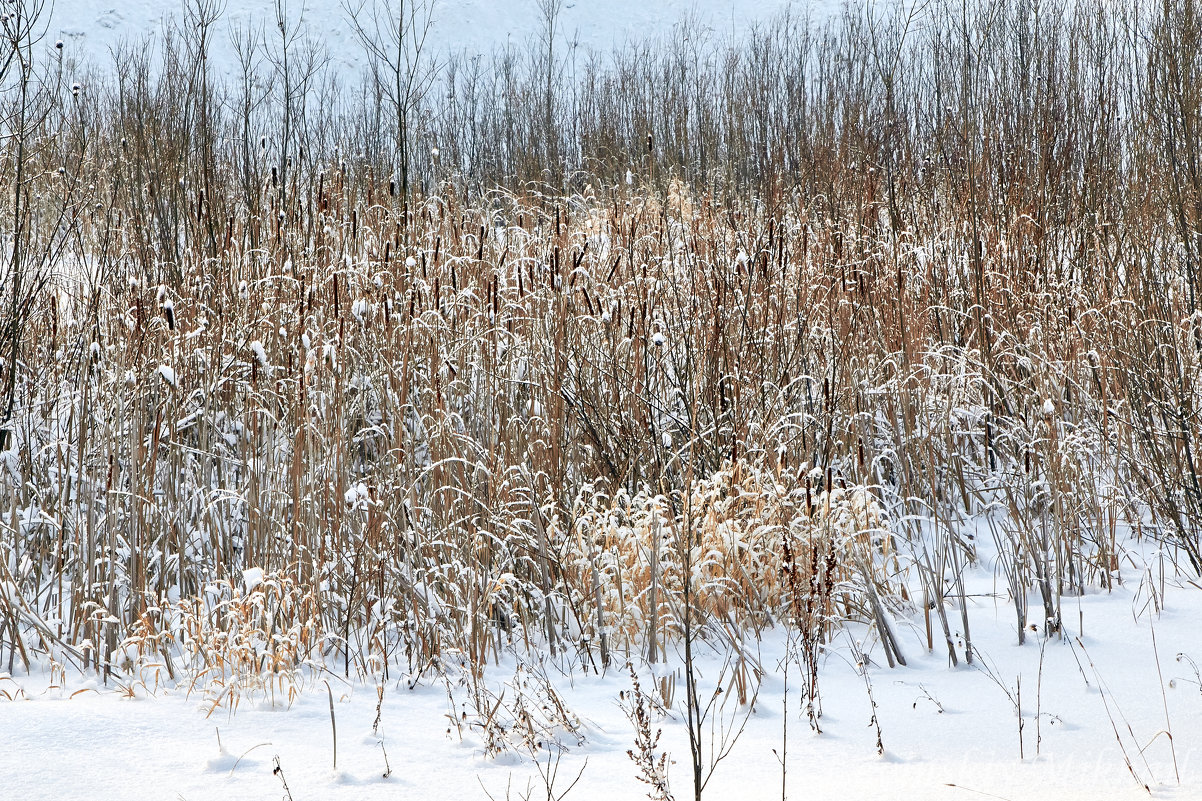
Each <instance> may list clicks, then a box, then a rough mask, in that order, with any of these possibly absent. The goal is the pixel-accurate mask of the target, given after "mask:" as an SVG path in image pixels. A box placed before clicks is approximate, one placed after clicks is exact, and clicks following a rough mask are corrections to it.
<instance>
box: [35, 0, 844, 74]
mask: <svg viewBox="0 0 1202 801" xmlns="http://www.w3.org/2000/svg"><path fill="white" fill-rule="evenodd" d="M194 5H195V4H194ZM362 5H364V3H363V0H347V2H339V0H310V2H300V0H292V2H285V3H283V5H282V6H280V7H282V8H283V10H284V13H285V15H286V17H287V19H288V20H289V21H290V23H291V24H294V25H295V24H296V23H297V22H301V23H303V25H304V27H305V28H306V29H307V30H308V31H309V32H310V34H311V35H312V37H313V38H314V39H315V40H316V41H318V42H320V43H321V44H322V45H324V46H325V48H326V49H327V50H328V52H329V55H330V57H331V59H332V60H333V62H334V63H336V64H340V65H342V66H344V67H345V68H348V69H351V70H353V69H355V68H356V67H357V65H358V64H359V63H360V50H359V46H358V44H357V42H356V41H355V38H354V33H353V29H352V26H351V23H350V14H351V11H352V10H354V9H358V8H359V7H360V6H362ZM841 5H842V4H841V3H840V2H839V0H812V2H809V3H805V2H802V3H797V2H792V0H701V1H700V2H698V0H655V2H642V1H641V0H605V1H604V2H592V1H589V2H586V1H585V0H567V1H566V2H563V4H562V8H561V10H560V13H559V17H558V21H557V30H558V35H557V38H559V40H560V41H561V42H562V43H563V44H564V46H570V45H571V44H572V43H575V44H577V45H578V47H579V48H580V49H581V50H582V52H587V51H594V52H608V51H609V50H610V49H612V48H613V47H614V46H617V45H621V44H623V43H625V42H627V41H629V40H642V39H644V38H646V37H649V36H659V35H662V36H668V35H670V34H671V33H672V31H673V28H674V26H676V25H678V24H679V23H680V22H681V20H683V19H689V20H690V21H691V22H693V23H695V24H696V25H697V26H698V27H699V29H700V30H709V31H712V32H714V33H717V34H730V33H735V34H737V33H739V32H742V31H744V30H746V29H747V28H748V27H749V26H751V25H754V24H756V23H758V22H764V21H767V20H769V19H771V18H772V17H774V16H776V15H777V14H780V13H782V12H784V11H785V10H790V11H791V13H794V14H797V15H804V14H809V15H810V16H811V17H812V18H813V19H815V20H818V19H823V18H825V17H826V16H827V15H829V14H830V13H832V12H833V11H835V10H837V9H838V8H839V7H840V6H841ZM219 7H220V6H219ZM183 8H184V0H129V2H122V3H116V2H113V0H107V2H106V1H105V0H58V1H57V2H55V3H54V5H53V9H52V11H51V14H50V27H49V31H48V38H49V39H50V40H51V41H55V40H58V39H61V40H62V41H63V42H64V45H67V46H69V47H70V50H69V51H68V53H69V54H70V55H74V56H75V57H76V58H77V59H78V60H80V61H81V62H82V61H91V62H93V63H96V64H100V65H104V64H105V63H106V62H107V61H108V59H109V58H110V51H112V50H113V49H114V48H117V47H119V46H120V45H122V44H123V43H125V44H132V43H136V42H142V41H150V42H154V41H156V40H157V39H159V38H161V36H160V34H161V30H162V27H163V23H164V22H165V21H167V20H170V19H179V18H181V17H182V11H183ZM276 19H277V3H276V2H274V1H273V0H244V2H232V3H225V4H224V10H223V11H222V13H221V21H220V22H219V23H218V25H217V27H216V28H215V31H216V32H217V35H216V39H215V40H214V42H213V59H214V62H215V64H217V65H218V69H221V68H222V67H228V66H229V65H230V63H231V62H232V59H233V48H232V46H231V44H230V36H229V32H230V30H231V29H251V30H255V29H261V30H262V31H263V32H264V33H265V35H267V36H269V37H270V36H273V35H275V31H276V28H277V22H276ZM543 25H544V14H543V12H542V10H541V7H540V2H539V0H434V2H433V3H432V14H431V25H430V31H429V37H428V44H429V47H430V48H431V51H439V52H454V53H459V52H466V53H467V54H469V55H472V54H477V53H479V54H489V53H491V52H492V51H493V50H495V49H498V48H501V47H504V46H505V45H507V44H514V45H517V46H522V45H525V44H526V43H527V42H528V40H530V39H531V38H532V37H537V36H539V35H540V34H541V32H542V31H543Z"/></svg>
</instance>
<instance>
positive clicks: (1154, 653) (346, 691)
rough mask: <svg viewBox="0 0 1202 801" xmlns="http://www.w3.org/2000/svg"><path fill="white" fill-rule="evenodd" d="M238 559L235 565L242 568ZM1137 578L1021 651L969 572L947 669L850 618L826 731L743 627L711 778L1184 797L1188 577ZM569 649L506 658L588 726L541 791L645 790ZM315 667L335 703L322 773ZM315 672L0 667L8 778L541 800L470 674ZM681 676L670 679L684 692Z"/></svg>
mask: <svg viewBox="0 0 1202 801" xmlns="http://www.w3.org/2000/svg"><path fill="white" fill-rule="evenodd" d="M253 572H254V571H253V570H252V571H247V574H248V575H246V576H245V579H246V580H247V581H248V582H250V581H251V577H250V575H249V574H251V573H253ZM1150 575H1152V574H1150V573H1145V574H1141V573H1138V572H1130V571H1129V572H1128V574H1127V576H1126V578H1127V579H1128V580H1127V582H1126V583H1125V584H1122V585H1120V586H1118V587H1116V588H1115V589H1114V590H1113V591H1112V592H1109V593H1102V592H1094V593H1090V594H1087V595H1085V596H1084V597H1081V598H1080V599H1077V600H1075V601H1074V602H1073V603H1072V607H1073V608H1072V614H1071V615H1070V614H1069V613H1068V611H1067V608H1066V613H1065V617H1066V618H1067V620H1066V631H1065V636H1064V637H1063V638H1059V637H1053V638H1050V639H1046V640H1045V639H1042V638H1041V637H1036V636H1032V637H1029V638H1028V641H1027V644H1026V645H1025V646H1022V647H1019V646H1017V645H1016V644H1015V643H1016V637H1015V631H1014V629H1013V623H1012V617H1011V615H1010V613H1009V608H1008V606H1007V604H1005V603H1003V599H1002V598H998V597H997V596H996V595H995V593H994V591H993V587H992V576H991V575H990V573H989V572H988V571H986V570H982V569H978V570H975V571H970V573H969V584H968V587H967V590H968V592H969V594H970V596H971V598H972V603H973V608H972V615H973V624H974V646H975V652H976V658H975V660H974V664H973V665H972V666H968V665H964V664H963V663H961V666H960V667H959V668H956V669H951V668H949V666H948V664H947V660H946V657H945V656H944V655H942V654H940V653H938V652H936V653H933V654H928V653H926V649H925V647H924V643H923V640H924V634H923V632H922V621H921V618H918V619H914V618H909V619H905V620H902V621H900V628H901V630H902V632H903V634H902V637H903V640H904V642H905V646H906V650H907V653H908V654H909V655H910V656H911V659H910V660H909V665H908V667H906V668H898V669H894V670H889V669H887V668H884V667H883V666H882V665H881V664H880V660H879V654H878V653H877V650H878V649H877V648H876V646H875V643H874V639H873V636H872V635H871V634H870V632H868V631H867V630H865V629H864V628H863V627H862V626H850V627H849V628H848V629H847V630H846V631H845V632H843V633H841V634H839V635H838V636H837V637H836V638H835V641H834V642H832V643H831V644H830V646H829V648H828V649H827V651H826V654H825V656H824V664H823V667H822V681H821V694H822V703H821V706H822V713H823V714H822V717H821V720H820V723H821V727H822V733H821V734H817V733H815V732H813V731H812V730H811V729H810V728H809V726H808V725H807V724H806V721H805V718H804V715H803V714H801V710H800V709H799V708H798V698H799V686H800V680H799V677H798V671H797V668H796V665H793V666H792V667H791V669H790V671H789V674H788V676H787V681H788V689H789V694H788V698H789V706H788V709H785V708H784V706H783V704H784V698H785V687H786V676H785V674H784V672H783V669H782V666H783V664H784V660H783V656H784V653H785V646H786V637H785V633H784V632H783V631H780V630H776V631H770V632H768V633H767V634H766V636H765V638H764V640H763V642H762V643H761V644H759V645H755V644H754V643H752V644H751V645H750V646H749V647H750V648H751V655H752V657H753V659H752V660H751V661H752V663H758V664H759V665H761V666H762V667H763V670H764V671H765V673H764V676H763V681H762V685H761V687H760V691H759V695H758V698H757V700H756V701H755V705H754V712H753V714H751V715H750V716H749V718H748V721H747V725H746V729H745V731H744V732H743V734H742V736H741V737H740V739H739V740H738V741H737V743H736V745H735V747H734V750H733V751H732V753H731V755H730V757H729V758H728V759H727V760H725V761H724V762H722V763H720V764H719V765H718V766H717V768H716V770H715V772H714V774H713V779H712V781H711V784H710V785H709V787H708V788H707V790H706V797H708V798H720V799H756V798H777V797H780V795H781V766H780V762H779V761H778V757H779V756H780V755H782V754H783V755H784V760H785V764H786V766H787V769H788V770H787V774H786V776H785V792H786V794H787V796H788V797H790V798H812V797H817V798H836V799H839V798H856V799H868V798H880V799H892V798H948V799H957V798H983V797H996V798H1007V799H1019V798H1033V797H1041V798H1058V799H1059V798H1064V799H1073V798H1080V799H1122V798H1132V799H1134V798H1146V797H1148V793H1147V791H1145V790H1144V788H1143V786H1142V784H1147V786H1148V787H1149V788H1150V789H1151V793H1152V797H1154V798H1181V799H1184V798H1191V797H1197V795H1198V793H1200V792H1202V751H1200V749H1202V686H1200V685H1199V680H1200V679H1199V675H1198V673H1197V670H1196V667H1195V660H1198V659H1202V646H1199V645H1198V642H1197V636H1196V635H1197V624H1196V621H1197V619H1198V616H1199V614H1202V593H1200V592H1198V591H1197V590H1196V589H1195V588H1193V587H1191V586H1189V585H1188V584H1184V583H1180V582H1177V581H1174V580H1173V579H1172V578H1171V577H1170V578H1168V579H1166V582H1165V584H1164V596H1163V597H1160V596H1159V593H1160V592H1161V589H1160V586H1159V583H1158V579H1156V580H1154V581H1151V583H1149V582H1150V580H1149V578H1148V577H1149V576H1150ZM1153 592H1155V593H1156V594H1157V596H1156V598H1155V600H1154V602H1153V596H1152V593H1153ZM1161 604H1163V609H1162V611H1161V612H1160V614H1156V613H1155V608H1156V607H1159V606H1160V605H1161ZM1153 637H1155V643H1156V649H1155V650H1154V649H1153ZM857 640H860V641H862V647H863V648H864V649H865V651H866V653H867V657H868V658H867V660H866V661H865V664H866V666H867V678H868V686H870V687H871V691H872V695H871V698H872V699H873V700H875V703H876V709H875V710H874V709H873V707H872V702H871V701H870V697H869V695H868V692H867V690H866V683H865V679H864V677H863V676H862V675H861V674H860V672H859V670H858V667H857V660H856V658H855V654H856V653H857V651H858V648H857V647H856V646H855V645H854V643H855V642H856V641H857ZM698 653H699V658H698V668H699V675H700V677H701V691H702V693H703V694H706V695H708V694H709V693H712V691H713V687H714V682H715V680H716V679H717V678H718V677H719V676H720V675H722V676H723V683H724V690H725V691H726V693H728V694H729V696H730V698H729V701H728V703H727V705H726V706H725V707H724V708H720V709H722V711H721V712H720V713H719V716H718V718H716V722H717V723H718V724H719V727H721V726H722V725H729V724H730V723H732V722H734V723H735V725H736V726H737V721H738V720H739V719H740V717H741V716H740V715H739V714H738V712H737V709H738V707H737V701H736V699H735V697H734V696H735V693H734V691H733V690H732V689H731V685H729V671H727V672H725V673H724V672H723V665H724V664H725V662H724V660H725V649H716V650H715V649H710V648H709V647H707V646H706V645H704V644H701V645H699V647H698ZM1179 655H1181V656H1180V657H1179ZM1157 658H1159V665H1158V664H1157ZM570 662H571V660H570V658H568V659H566V660H565V661H563V662H554V661H552V660H550V659H547V660H546V662H545V663H544V664H543V665H541V666H540V665H538V664H536V663H535V664H528V665H527V666H524V667H523V668H522V670H521V671H519V675H522V676H532V675H538V674H540V673H541V674H542V675H545V676H546V677H547V679H548V680H549V681H550V684H551V685H552V686H553V687H554V689H555V691H556V692H557V693H558V694H559V696H560V697H561V698H562V699H563V701H564V703H565V704H566V705H567V706H568V707H569V708H570V710H571V712H572V713H573V714H574V715H575V716H577V717H578V719H579V721H580V722H581V725H580V728H579V734H580V735H581V736H582V737H583V740H584V742H583V744H579V745H578V744H577V743H578V739H577V737H575V736H574V735H572V736H569V735H561V736H559V737H557V738H556V740H555V741H553V742H549V743H547V744H549V745H550V746H551V749H552V757H551V765H552V767H556V754H560V749H562V754H561V756H560V757H559V762H558V765H557V770H558V773H557V775H556V780H555V789H556V791H557V792H562V791H563V790H564V789H566V788H567V786H568V785H569V784H571V782H572V781H573V780H574V779H575V778H576V777H577V775H579V783H578V784H577V785H576V787H575V788H574V789H573V790H572V791H571V793H570V795H568V796H567V797H568V798H570V799H581V800H589V799H610V798H638V797H643V796H645V795H646V792H647V789H648V788H647V787H646V786H645V785H643V784H641V783H640V782H639V781H638V779H637V770H636V766H635V765H634V764H633V763H632V762H631V760H630V759H629V757H628V756H627V753H626V752H627V750H628V749H630V748H631V747H632V746H633V742H634V731H633V728H632V724H631V722H630V719H629V718H628V717H627V716H626V714H625V712H624V711H623V707H622V704H623V701H622V699H623V696H625V698H626V699H629V694H630V690H631V686H630V679H629V676H628V674H627V673H626V671H625V670H624V669H623V668H622V666H621V664H620V662H621V660H620V659H619V660H616V661H615V664H614V665H613V666H611V668H610V669H609V670H608V671H606V672H605V674H604V675H599V674H597V673H595V672H593V671H592V670H584V669H582V668H581V667H580V666H579V664H571V663H570ZM636 662H637V659H636ZM680 667H681V664H680V657H679V654H676V653H670V654H669V656H668V658H667V660H666V661H665V663H663V664H661V665H660V666H658V667H657V668H656V669H655V670H654V671H650V670H647V669H643V670H642V671H641V674H642V675H643V677H644V678H643V684H644V692H648V693H649V694H650V695H651V696H652V697H654V695H655V691H654V690H650V689H649V688H651V687H654V686H656V681H655V679H654V678H653V677H652V676H651V673H652V672H655V673H657V674H660V675H661V676H671V675H672V674H673V673H675V674H676V675H677V687H678V688H682V687H683V681H682V680H681V679H680V672H679V671H680ZM514 675H515V664H514V662H513V658H512V657H508V658H507V659H506V660H503V662H502V664H501V665H499V666H497V667H495V668H492V669H491V670H490V672H489V674H488V678H487V681H486V684H487V685H488V686H489V687H491V688H492V690H493V692H495V693H498V694H499V693H501V692H502V691H503V690H505V689H506V683H507V682H508V683H509V684H510V687H509V692H513V690H512V683H513V682H514ZM122 681H123V682H128V680H122ZM324 681H328V682H329V683H330V686H331V688H332V693H333V698H334V708H335V715H336V722H337V732H338V755H337V759H338V765H337V770H335V768H334V764H333V747H332V739H331V738H332V732H331V727H330V719H329V701H328V700H327V694H326V691H325V687H324ZM307 683H308V687H307V690H306V691H305V692H303V693H302V694H301V695H300V696H299V697H297V698H296V699H295V701H294V702H293V703H292V704H291V705H289V704H288V702H287V701H286V700H285V699H280V698H277V699H275V700H274V701H273V700H272V699H271V698H269V697H263V698H259V697H256V698H255V699H254V700H253V702H252V701H248V702H247V703H245V704H243V705H241V706H240V707H239V708H238V709H237V711H236V712H233V713H231V712H230V711H229V710H227V709H220V710H217V711H215V712H213V713H212V714H207V713H208V712H209V705H208V704H205V703H202V702H201V701H200V699H199V698H198V697H197V696H195V695H189V693H188V692H187V691H186V690H187V688H186V686H181V687H178V688H175V689H158V690H157V691H156V692H153V693H151V692H149V691H148V688H147V687H146V686H142V685H139V684H138V683H137V682H134V683H132V684H129V683H126V684H125V685H124V686H125V687H127V688H129V689H128V690H125V691H122V690H121V689H120V688H121V687H122V682H112V683H110V685H109V687H107V688H106V687H104V686H103V685H101V684H100V683H99V682H98V681H97V680H95V679H86V680H85V679H80V678H79V676H78V675H68V676H67V680H66V681H65V682H63V681H61V679H57V678H56V674H55V673H54V671H50V670H48V669H47V668H46V667H44V666H43V667H41V668H39V669H38V670H36V671H35V673H34V675H32V676H9V675H8V674H3V676H2V677H0V693H3V695H0V698H2V697H9V698H15V699H16V700H13V701H11V702H2V703H0V720H3V722H4V725H3V727H0V754H4V763H5V764H6V765H7V766H11V767H10V768H9V769H6V774H7V775H8V776H9V785H8V786H9V789H10V792H14V793H15V795H14V796H13V797H20V798H22V799H25V801H35V800H36V799H60V798H65V797H71V796H72V795H73V794H75V793H77V792H81V788H85V787H86V788H87V796H88V797H89V798H93V799H99V800H101V801H103V800H104V799H141V798H184V799H188V801H196V800H197V799H223V800H224V799H232V798H273V797H280V796H281V795H282V785H281V783H280V779H279V777H278V775H276V774H275V773H273V771H274V767H275V761H274V759H275V758H276V757H278V759H279V765H280V768H281V770H282V773H283V775H284V777H285V779H286V780H287V782H288V785H289V788H290V790H291V792H292V795H293V797H294V798H298V799H300V798H323V799H335V800H337V799H372V798H381V799H383V798H396V797H398V796H402V797H406V798H431V799H433V798H483V797H485V796H484V793H485V792H487V793H489V794H491V796H492V797H493V798H505V797H506V795H507V794H509V797H512V798H517V797H523V796H524V794H525V793H526V792H527V790H528V789H530V790H532V793H533V794H532V795H531V797H539V798H542V797H545V792H546V791H545V784H544V775H545V774H546V771H547V753H548V752H547V750H546V748H545V747H539V746H538V745H535V746H534V748H533V751H534V753H535V754H536V755H538V756H539V759H540V763H539V764H540V765H541V768H540V767H536V766H535V765H534V763H533V760H532V758H531V754H530V753H529V751H528V750H525V751H524V750H523V749H520V748H518V749H514V750H511V751H507V752H503V753H502V754H500V755H498V756H494V757H491V758H490V757H488V756H486V750H487V743H486V742H485V739H484V737H483V730H482V727H481V726H480V725H478V723H479V722H478V721H477V720H476V719H475V718H474V717H473V716H472V715H471V714H470V713H469V712H467V710H468V709H469V708H470V704H469V703H468V700H469V699H468V697H467V696H468V694H469V689H468V687H467V685H466V683H465V681H464V679H463V678H462V677H456V676H455V675H454V674H453V673H451V674H448V676H447V678H446V679H441V678H439V677H438V676H436V675H434V674H430V673H428V674H426V675H425V676H424V677H423V678H422V679H421V680H420V681H418V682H416V683H412V682H411V677H396V676H394V677H392V678H391V679H390V680H388V681H386V682H384V683H383V687H384V692H383V700H382V702H381V701H380V700H379V696H378V694H377V687H376V685H375V684H373V683H372V682H370V681H369V682H361V681H357V680H352V681H349V682H348V681H345V680H343V679H342V678H341V677H339V676H336V675H328V674H327V675H326V676H323V677H313V678H310V679H309V681H308V682H307ZM411 684H412V688H410V687H411ZM681 695H683V693H682V692H681V691H680V690H679V689H678V698H677V701H678V702H679V697H680V696H681ZM1020 702H1021V707H1020ZM377 705H378V709H377ZM1166 710H1167V715H1168V720H1167V722H1166ZM874 713H875V715H876V717H877V720H878V721H879V724H880V728H881V738H882V739H881V742H882V744H883V746H884V753H883V755H878V753H877V747H876V731H875V728H874V727H873V726H872V725H871V721H872V717H873V715H874ZM681 717H682V716H681V712H680V710H679V709H678V708H676V709H674V710H673V711H672V713H671V714H669V715H667V716H664V717H662V718H659V717H658V716H657V715H654V713H653V725H654V726H656V727H662V728H663V737H662V739H661V740H660V742H659V746H658V748H659V749H660V750H663V751H667V752H668V754H669V769H668V775H669V780H670V782H671V787H672V790H673V793H674V794H675V795H676V797H678V798H683V797H688V796H689V795H690V794H691V787H690V776H689V774H688V768H687V765H688V744H687V734H686V730H685V728H684V726H683V724H682V720H681ZM377 721H378V722H377ZM786 721H787V723H788V731H787V739H786V734H785V723H786ZM1169 732H1171V734H1172V739H1171V740H1170V738H1169V737H1168V736H1167V735H1168V733H1169ZM547 744H544V745H547ZM1174 748H1175V757H1176V759H1175V761H1174ZM1020 754H1021V757H1020ZM586 760H587V765H586V764H585V763H586ZM1128 762H1130V765H1131V767H1130V769H1128V767H1127V763H1128ZM389 771H390V773H389V775H388V776H387V777H385V775H384V774H385V773H386V772H389ZM1177 776H1180V784H1178V781H1177ZM14 777H15V784H14V783H13V782H14ZM1137 779H1138V781H1137Z"/></svg>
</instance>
